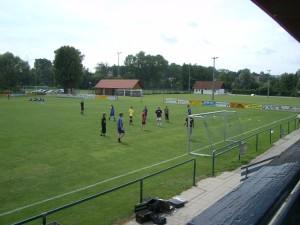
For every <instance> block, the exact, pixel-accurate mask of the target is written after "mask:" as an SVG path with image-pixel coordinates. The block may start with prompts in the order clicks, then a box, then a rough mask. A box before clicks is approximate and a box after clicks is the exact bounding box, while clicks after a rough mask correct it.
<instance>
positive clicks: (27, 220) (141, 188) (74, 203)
mask: <svg viewBox="0 0 300 225" xmlns="http://www.w3.org/2000/svg"><path fill="white" fill-rule="evenodd" d="M189 162H193V176H192V177H193V179H192V180H193V186H195V185H196V159H195V158H193V159H189V160H187V161H184V162H182V163H179V164H176V165H174V166H171V167H168V168H166V169H163V170H160V171H158V172H156V173H152V174H150V175H147V176H144V177H141V178H139V179H137V180H133V181H130V182H128V183H125V184H122V185H120V186H117V187H114V188H112V189H109V190H106V191H103V192H101V193H97V194H95V195H92V196H89V197H87V198H84V199H81V200H78V201H75V202H73V203H70V204H67V205H64V206H61V207H58V208H56V209H53V210H50V211H47V212H44V213H42V214H39V215H36V216H33V217H30V218H28V219H25V220H22V221H20V222H17V223H14V224H12V225H21V224H26V223H29V222H31V221H34V220H38V219H42V224H43V225H47V216H48V215H51V214H53V213H56V212H59V211H62V210H64V209H67V208H70V207H72V206H75V205H78V204H81V203H83V202H86V201H89V200H92V199H94V198H97V197H100V196H103V195H105V194H108V193H111V192H113V191H116V190H119V189H121V188H125V187H127V186H130V185H132V184H135V183H140V196H139V197H140V203H142V201H143V181H144V180H146V179H148V178H150V177H153V176H155V175H158V174H161V173H163V172H166V171H169V170H171V169H174V168H176V167H179V166H181V165H184V164H187V163H189Z"/></svg>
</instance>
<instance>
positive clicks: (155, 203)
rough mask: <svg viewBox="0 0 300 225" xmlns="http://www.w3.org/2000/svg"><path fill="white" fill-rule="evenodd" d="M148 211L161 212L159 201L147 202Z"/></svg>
mask: <svg viewBox="0 0 300 225" xmlns="http://www.w3.org/2000/svg"><path fill="white" fill-rule="evenodd" d="M147 206H148V209H149V210H150V211H152V212H159V211H160V203H159V200H158V199H155V198H153V199H151V200H150V201H148V202H147Z"/></svg>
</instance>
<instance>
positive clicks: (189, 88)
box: [188, 64, 191, 92]
mask: <svg viewBox="0 0 300 225" xmlns="http://www.w3.org/2000/svg"><path fill="white" fill-rule="evenodd" d="M190 87H191V64H189V88H188V91H189V92H190Z"/></svg>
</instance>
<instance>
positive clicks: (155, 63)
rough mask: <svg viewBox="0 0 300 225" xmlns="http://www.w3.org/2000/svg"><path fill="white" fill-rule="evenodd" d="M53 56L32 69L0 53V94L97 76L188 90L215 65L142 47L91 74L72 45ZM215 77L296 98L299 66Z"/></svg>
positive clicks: (229, 85) (222, 72)
mask: <svg viewBox="0 0 300 225" xmlns="http://www.w3.org/2000/svg"><path fill="white" fill-rule="evenodd" d="M54 53H55V57H54V60H53V61H51V60H49V59H35V62H34V66H33V68H30V65H29V63H28V62H27V61H24V60H22V59H21V58H20V57H18V56H15V55H13V54H12V53H10V52H6V53H4V54H0V92H5V91H6V92H7V91H11V92H18V91H21V90H22V89H23V88H22V87H23V86H48V87H56V88H63V89H64V90H65V92H67V91H68V90H72V89H73V88H79V89H92V88H93V87H94V86H95V85H96V84H97V83H98V82H99V81H100V80H101V79H139V80H140V81H141V82H142V83H143V85H144V87H145V89H161V90H166V89H167V90H178V91H188V90H192V86H193V84H194V83H195V81H212V76H213V75H212V74H213V70H214V68H213V67H204V66H201V65H197V64H194V65H191V64H183V65H178V64H175V63H169V62H168V61H167V60H166V59H165V58H164V57H163V56H162V55H149V54H146V53H145V52H143V51H140V52H138V53H137V54H136V55H127V56H126V58H125V60H124V63H123V65H121V66H118V65H112V66H110V65H108V64H107V63H103V62H99V63H97V65H96V66H95V68H94V69H95V71H94V72H91V71H90V70H89V69H87V68H85V67H84V66H83V64H82V61H83V60H84V55H83V54H82V53H81V52H80V51H79V50H78V49H75V48H74V47H71V46H62V47H60V48H59V49H57V50H55V51H54ZM214 77H215V80H217V81H222V82H223V83H224V85H225V88H226V90H227V91H228V92H231V93H235V94H258V95H267V94H269V95H282V96H298V92H299V88H300V86H299V85H300V83H299V82H300V70H298V71H295V73H294V74H292V73H284V74H281V75H271V74H268V73H265V72H260V73H259V74H257V73H254V72H251V71H250V70H249V69H247V68H245V69H242V70H239V71H237V72H235V71H230V70H226V69H216V70H215V71H214Z"/></svg>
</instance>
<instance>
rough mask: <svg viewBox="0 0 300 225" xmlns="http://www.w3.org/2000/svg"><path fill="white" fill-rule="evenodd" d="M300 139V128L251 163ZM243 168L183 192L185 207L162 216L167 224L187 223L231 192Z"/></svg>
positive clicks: (265, 157) (179, 224) (133, 222)
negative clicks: (185, 201)
mask: <svg viewBox="0 0 300 225" xmlns="http://www.w3.org/2000/svg"><path fill="white" fill-rule="evenodd" d="M299 139H300V129H298V130H295V131H293V132H292V133H290V134H288V135H287V136H285V137H284V138H282V139H280V140H279V141H277V142H276V143H274V146H273V147H272V148H270V149H269V150H268V151H266V152H265V153H264V154H262V155H260V156H258V157H256V158H255V159H254V160H252V161H251V163H254V162H258V161H261V160H264V159H267V158H270V157H272V156H276V155H279V154H281V153H282V152H283V151H285V150H286V149H287V148H289V147H290V146H291V145H293V144H294V143H295V142H296V141H298V140H299ZM241 172H242V171H241V169H240V168H238V169H236V170H234V171H232V172H224V173H222V174H221V175H219V176H217V177H211V178H207V179H203V180H201V181H200V182H198V183H197V186H196V187H192V188H191V189H188V190H186V191H184V192H182V193H181V194H180V195H179V197H180V198H182V199H185V200H187V201H188V202H187V203H186V204H185V206H184V207H183V208H180V209H177V210H175V211H173V212H172V213H171V214H164V215H162V216H164V217H166V218H167V224H171V225H184V224H187V223H188V222H189V221H190V220H191V219H193V218H194V217H195V216H196V215H198V214H200V213H201V212H202V211H204V210H205V209H206V208H208V207H209V206H211V205H213V204H214V203H215V202H216V201H218V200H219V199H220V198H222V197H223V196H224V195H226V194H227V193H229V192H230V191H231V190H232V189H233V188H235V187H236V186H238V185H239V184H240V182H241V181H240V180H241V178H242V177H241ZM137 224H138V223H137V222H136V221H135V220H132V221H130V222H128V223H126V225H137ZM144 224H145V225H148V224H153V222H147V223H144Z"/></svg>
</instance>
